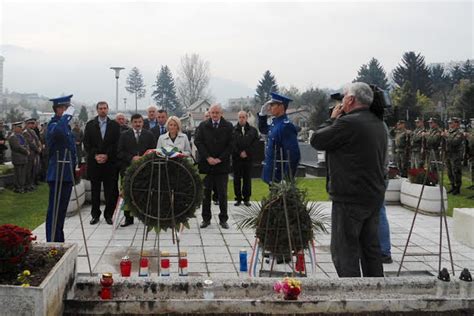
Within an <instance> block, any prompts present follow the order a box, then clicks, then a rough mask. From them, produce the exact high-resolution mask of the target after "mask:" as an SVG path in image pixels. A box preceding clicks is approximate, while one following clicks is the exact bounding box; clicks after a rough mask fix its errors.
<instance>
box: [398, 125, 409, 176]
mask: <svg viewBox="0 0 474 316" xmlns="http://www.w3.org/2000/svg"><path fill="white" fill-rule="evenodd" d="M409 147H410V131H409V130H407V129H406V127H405V121H403V120H400V121H398V123H397V130H396V132H395V162H396V163H397V166H398V169H399V170H400V175H401V176H402V177H406V176H407V172H408V155H409V153H410V149H409Z"/></svg>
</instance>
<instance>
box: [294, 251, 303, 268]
mask: <svg viewBox="0 0 474 316" xmlns="http://www.w3.org/2000/svg"><path fill="white" fill-rule="evenodd" d="M295 270H296V271H298V272H304V253H303V252H300V253H298V254H297V255H296V265H295Z"/></svg>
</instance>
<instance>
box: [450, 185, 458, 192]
mask: <svg viewBox="0 0 474 316" xmlns="http://www.w3.org/2000/svg"><path fill="white" fill-rule="evenodd" d="M455 190H456V187H455V186H454V185H451V189H449V191H448V193H453V192H454V191H455Z"/></svg>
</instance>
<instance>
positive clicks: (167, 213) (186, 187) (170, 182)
mask: <svg viewBox="0 0 474 316" xmlns="http://www.w3.org/2000/svg"><path fill="white" fill-rule="evenodd" d="M123 188H124V201H125V205H126V207H127V209H128V210H129V211H130V212H131V213H132V215H133V216H135V217H137V218H138V219H139V220H140V221H141V222H142V223H143V224H145V226H147V229H148V230H149V231H150V230H152V229H155V231H157V232H159V231H160V230H161V229H163V230H165V231H166V230H167V229H168V228H175V229H179V227H180V225H181V224H183V225H184V226H185V227H187V228H189V223H188V220H189V219H190V218H193V217H195V211H196V209H197V208H199V207H200V206H201V201H202V196H203V193H202V191H203V185H202V180H201V178H200V177H199V174H198V172H197V170H196V168H195V167H194V165H193V163H192V160H191V159H189V158H187V157H175V158H169V157H162V156H158V155H157V154H156V153H155V152H152V153H149V154H146V155H144V156H143V157H142V158H140V159H139V160H137V161H135V162H133V163H132V164H131V165H130V167H129V168H128V169H127V170H126V172H125V177H124V182H123Z"/></svg>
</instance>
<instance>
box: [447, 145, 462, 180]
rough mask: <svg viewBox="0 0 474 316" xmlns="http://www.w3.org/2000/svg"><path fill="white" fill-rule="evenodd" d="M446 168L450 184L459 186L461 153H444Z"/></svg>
mask: <svg viewBox="0 0 474 316" xmlns="http://www.w3.org/2000/svg"><path fill="white" fill-rule="evenodd" d="M446 156H447V157H446V169H448V178H449V181H450V182H451V186H452V187H454V188H461V185H462V156H461V154H458V153H455V154H446Z"/></svg>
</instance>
